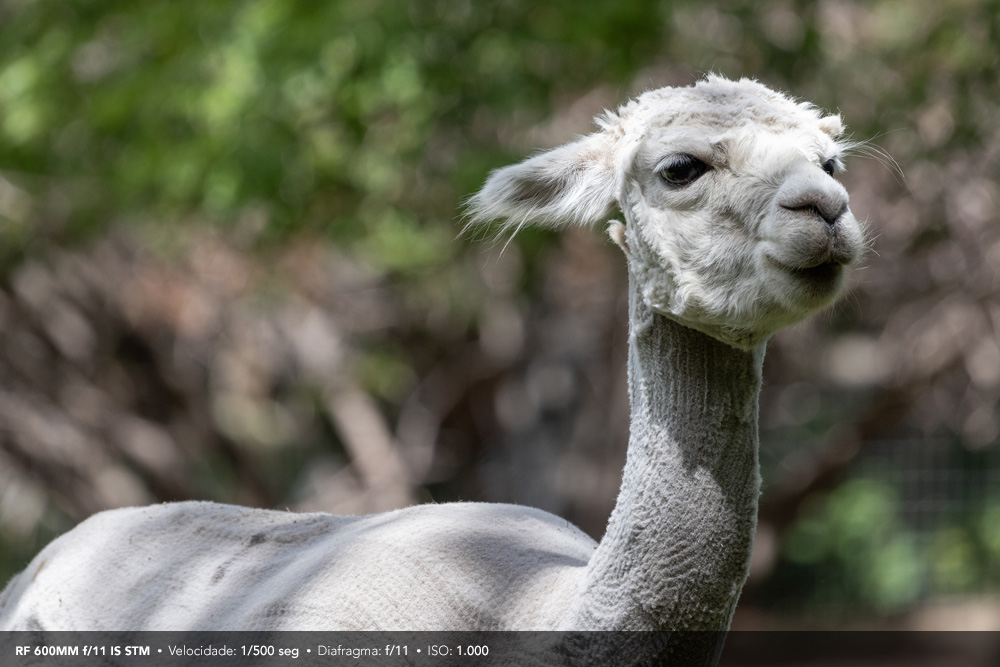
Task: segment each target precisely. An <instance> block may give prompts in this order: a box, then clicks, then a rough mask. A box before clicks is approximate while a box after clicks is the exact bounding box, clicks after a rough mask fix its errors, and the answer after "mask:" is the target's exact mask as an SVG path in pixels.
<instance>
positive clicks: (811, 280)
mask: <svg viewBox="0 0 1000 667" xmlns="http://www.w3.org/2000/svg"><path fill="white" fill-rule="evenodd" d="M767 259H768V260H769V261H770V262H771V263H772V264H774V265H775V266H776V267H778V268H779V269H781V270H782V271H784V272H785V273H787V274H789V275H791V276H793V277H795V278H797V279H798V280H801V281H803V282H805V283H808V284H809V285H810V286H813V287H817V286H823V285H830V284H832V283H834V282H836V281H837V279H838V278H840V275H841V273H842V271H843V268H844V266H843V264H841V263H840V262H838V261H836V260H834V259H830V258H828V259H825V260H823V261H822V262H819V263H817V264H813V265H812V266H790V265H788V264H785V263H784V262H780V261H778V260H777V259H775V258H774V257H770V256H768V258H767Z"/></svg>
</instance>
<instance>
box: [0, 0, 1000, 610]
mask: <svg viewBox="0 0 1000 667" xmlns="http://www.w3.org/2000/svg"><path fill="white" fill-rule="evenodd" d="M584 4H585V6H584ZM0 25H2V26H3V28H2V31H0V32H2V39H0V579H3V580H6V578H7V577H9V576H10V575H11V574H13V573H14V572H16V571H17V570H19V569H21V568H22V567H24V565H25V564H26V562H27V560H28V559H29V558H30V557H31V555H33V554H34V553H35V552H36V551H37V550H38V549H39V548H41V546H43V545H44V544H45V543H46V542H47V541H48V540H50V539H51V538H52V537H53V536H55V535H57V534H59V533H60V532H63V531H65V530H67V529H68V528H70V527H72V526H73V525H74V524H75V523H76V522H78V521H80V520H82V519H83V518H85V517H87V516H88V515H90V514H91V513H93V512H96V511H99V510H102V509H106V508H111V507H117V506H122V505H134V504H141V503H152V502H159V501H169V500H179V499H187V498H200V499H213V500H218V501H223V502H233V503H241V504H248V505H254V506H260V507H276V508H286V507H287V508H290V509H293V510H303V511H312V510H323V511H329V512H338V513H362V512H372V511H380V510H385V509H390V508H393V507H399V506H403V505H407V504H411V503H415V502H429V501H432V500H433V501H436V502H445V501H451V500H487V501H504V502H516V503H522V504H527V505H533V506H537V507H541V508H544V509H546V510H549V511H552V512H555V513H557V514H559V515H562V516H565V517H567V518H569V519H570V520H572V521H574V522H575V523H577V524H578V525H580V526H581V527H582V528H583V529H584V530H586V531H588V532H589V533H590V534H591V535H593V536H594V537H595V538H599V537H600V536H601V534H602V533H603V529H604V525H605V522H606V520H607V517H608V514H609V512H610V510H611V508H612V506H613V503H614V499H615V494H616V492H617V488H618V484H619V479H620V477H619V476H620V472H621V466H622V464H623V462H624V454H625V443H626V435H627V425H628V405H627V396H626V387H625V336H626V324H627V321H626V304H625V280H626V276H625V270H624V263H623V261H622V259H621V257H620V256H619V251H618V250H617V249H616V248H615V247H613V246H612V245H611V244H610V243H609V242H608V241H607V240H606V238H605V236H604V235H603V233H601V232H599V231H588V230H574V231H570V232H567V233H563V234H558V235H557V234H552V233H548V232H539V231H528V232H526V233H524V234H522V235H520V236H519V237H518V238H516V239H514V241H513V242H512V243H511V244H510V245H509V246H508V247H507V248H506V250H505V251H504V252H501V251H500V250H501V249H500V248H499V247H495V246H492V245H489V244H483V243H477V242H476V241H475V240H469V239H457V238H456V235H457V233H458V231H459V229H460V227H461V220H460V216H461V205H462V201H463V200H464V199H465V198H466V197H468V196H469V195H470V194H471V193H473V192H474V191H475V190H476V188H477V187H478V186H479V185H480V184H481V183H482V182H483V180H484V178H485V177H486V175H487V173H488V172H489V170H490V169H493V168H496V167H499V166H502V165H504V164H508V163H510V162H513V161H517V160H519V159H521V158H522V157H524V156H525V155H526V154H529V153H531V152H533V151H535V150H537V149H539V148H547V147H552V146H555V145H558V144H560V143H562V142H564V141H567V140H570V139H572V138H574V137H575V136H576V135H578V134H583V133H587V132H589V131H591V130H592V129H593V127H594V126H593V124H592V121H591V119H592V118H593V117H594V116H595V115H597V114H599V113H601V111H602V110H603V109H605V108H614V107H616V106H617V105H618V104H620V103H621V102H623V101H624V100H625V99H626V98H627V97H629V96H630V95H634V94H637V93H639V92H641V91H642V90H645V89H648V88H652V87H659V86H664V85H688V84H691V83H693V82H694V81H696V80H697V79H698V78H699V77H700V76H702V75H703V74H704V73H707V72H718V73H721V74H724V75H727V76H730V77H739V76H750V77H755V78H758V79H759V80H761V81H763V82H764V83H766V84H768V85H771V86H773V87H776V88H779V89H784V90H787V91H790V92H792V93H793V94H794V95H796V96H797V97H800V98H802V99H807V100H811V101H813V102H815V103H816V104H817V105H819V106H820V107H822V108H823V109H826V110H828V111H831V112H839V113H841V114H843V116H844V119H845V121H846V123H847V125H848V127H849V132H850V135H851V138H852V139H854V140H857V141H868V142H869V143H868V144H867V148H863V149H861V150H860V151H858V152H857V155H855V156H853V157H852V158H850V159H849V160H848V170H847V172H846V174H844V175H842V176H841V177H840V178H841V179H842V181H843V182H844V183H845V185H846V186H847V187H848V189H849V190H850V192H851V193H852V208H853V210H854V212H855V214H856V215H857V216H858V217H859V218H860V219H866V220H868V222H869V223H870V225H871V227H872V230H873V232H874V234H875V235H876V236H877V238H876V241H875V244H874V249H875V252H873V253H871V254H870V255H869V257H868V260H867V262H866V263H865V266H864V267H863V268H862V269H861V270H858V271H856V272H855V274H854V276H853V289H852V291H851V292H850V294H849V296H847V297H846V298H844V299H843V300H842V301H841V302H840V303H839V304H838V306H837V307H836V308H834V309H833V310H832V311H831V312H829V313H827V314H825V315H823V316H821V317H818V318H815V319H812V320H809V321H808V322H805V323H803V324H801V325H798V326H796V327H794V328H791V329H789V330H786V331H783V332H781V333H779V334H778V335H777V336H776V338H775V339H774V340H773V341H772V342H771V343H770V345H769V347H768V356H767V360H766V363H765V369H764V372H765V387H764V390H763V394H762V399H761V463H762V467H763V478H764V495H763V499H762V507H761V512H760V528H759V535H758V538H757V545H756V549H755V553H754V560H753V566H752V572H751V577H750V580H749V582H748V584H747V587H746V588H745V591H744V595H743V598H742V600H741V604H740V607H739V609H738V611H737V614H736V619H735V620H734V627H736V628H744V629H745V628H806V627H808V628H845V627H855V628H857V627H861V628H905V629H910V628H913V629H929V628H939V629H945V628H962V629H983V628H991V629H1000V442H998V434H1000V412H998V410H1000V336H998V332H1000V206H998V202H1000V188H998V181H1000V2H998V1H997V0H906V1H903V0H877V1H873V2H852V1H849V0H822V1H820V2H804V1H798V0H787V1H782V2H769V3H759V2H749V1H748V0H745V1H736V2H721V1H711V0H690V1H689V0H674V1H662V2H649V1H644V0H618V1H617V2H614V3H602V4H600V5H595V4H593V3H580V2H576V1H570V0H560V1H556V2H549V3H536V2H528V1H527V0H500V1H497V2H490V3H478V2H475V3H474V2H471V1H462V0H435V1H431V0H411V1H410V2H407V3H398V2H387V1H384V0H366V1H365V2H357V1H355V0H337V1H329V2H324V3H314V2H298V1H292V0H247V1H245V2H204V1H201V0H199V1H193V0H174V1H173V2H170V3H163V2H150V3H134V2H124V1H121V0H102V1H101V2H96V1H92V0H58V1H57V0H0Z"/></svg>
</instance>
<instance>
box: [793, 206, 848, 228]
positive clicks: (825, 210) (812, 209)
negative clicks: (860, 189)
mask: <svg viewBox="0 0 1000 667" xmlns="http://www.w3.org/2000/svg"><path fill="white" fill-rule="evenodd" d="M781 208H783V209H786V210H788V211H798V212H802V213H806V214H808V215H815V216H817V217H819V218H821V219H822V220H823V222H825V223H826V224H827V225H829V226H830V227H833V226H834V225H836V224H837V221H838V220H840V218H841V217H843V215H844V212H845V211H846V210H847V206H846V205H845V206H841V207H839V208H836V209H835V208H834V207H832V206H830V207H821V206H819V205H818V204H805V205H802V206H785V205H782V207H781Z"/></svg>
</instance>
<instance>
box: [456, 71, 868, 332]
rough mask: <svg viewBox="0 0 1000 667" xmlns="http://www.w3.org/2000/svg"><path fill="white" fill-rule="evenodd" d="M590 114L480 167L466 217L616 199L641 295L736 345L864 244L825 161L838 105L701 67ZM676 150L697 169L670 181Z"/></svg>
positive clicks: (816, 289) (830, 160)
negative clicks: (550, 146) (548, 140)
mask: <svg viewBox="0 0 1000 667" xmlns="http://www.w3.org/2000/svg"><path fill="white" fill-rule="evenodd" d="M597 122H598V125H599V126H600V130H599V131H597V132H595V133H593V134H591V135H588V136H585V137H583V138H581V139H579V140H577V141H575V142H573V143H571V144H567V145H565V146H562V147H559V148H556V149H554V150H551V151H547V152H544V153H541V154H540V155H537V156H535V157H533V158H530V159H528V160H526V161H525V162H522V163H521V164H517V165H513V166H510V167H505V168H503V169H500V170H498V171H496V172H494V173H493V174H492V175H491V176H490V178H489V180H488V181H487V183H486V185H485V186H484V187H483V189H482V190H481V191H480V192H479V193H478V194H477V195H475V196H474V197H473V198H472V199H471V200H470V203H469V214H470V225H475V224H480V223H486V222H489V221H492V220H494V219H503V220H505V223H504V229H505V230H507V231H511V230H516V229H518V228H520V227H521V226H523V225H525V224H538V225H542V226H548V227H558V226H562V225H571V224H582V225H595V224H599V223H602V222H604V221H605V220H607V219H608V217H609V216H610V215H612V214H613V212H614V211H615V210H616V209H619V210H623V211H625V210H626V209H628V212H629V213H631V214H632V215H630V216H626V218H627V219H634V220H635V225H634V226H630V228H629V229H624V228H622V227H620V224H621V223H618V222H612V226H611V230H610V231H611V235H612V238H613V239H615V240H616V242H618V244H619V245H620V246H621V247H622V249H623V250H624V251H625V253H626V255H627V256H628V258H629V262H630V266H631V268H632V270H633V271H634V272H635V273H636V274H637V277H638V278H639V280H640V282H642V283H643V294H644V296H645V298H646V300H647V302H648V304H649V305H650V306H651V307H652V308H653V309H654V310H655V311H657V312H659V313H661V314H664V315H667V316H669V317H673V318H676V319H677V320H678V321H681V322H683V323H684V324H686V325H688V326H691V327H693V328H696V329H698V330H700V331H703V332H705V333H709V334H710V335H712V336H714V337H716V338H718V339H720V340H723V341H725V342H727V343H729V344H731V345H736V346H738V347H743V348H751V347H754V346H756V345H759V344H760V343H761V342H762V341H764V340H766V339H767V337H769V336H770V335H771V334H772V333H773V332H774V331H775V330H777V329H778V328H781V327H783V326H786V325H788V324H791V323H793V322H796V321H798V320H800V319H802V318H803V317H805V316H806V315H808V314H810V313H812V312H814V311H816V310H818V309H820V308H822V307H825V306H827V305H829V303H830V302H831V301H832V300H833V298H834V297H835V296H836V295H837V293H838V292H839V290H840V288H841V285H842V280H841V275H842V272H841V271H840V270H839V268H840V267H841V266H843V265H846V264H850V263H852V262H854V261H855V260H857V258H858V257H859V256H860V255H861V252H862V250H863V247H864V237H863V232H862V230H861V227H860V225H859V224H858V222H857V220H855V218H854V216H853V215H852V214H851V211H850V209H849V207H848V197H847V193H846V191H845V190H844V188H843V186H841V185H840V183H839V182H837V181H836V180H835V179H834V178H832V177H831V173H830V172H832V171H834V170H836V169H839V168H840V165H841V155H842V154H843V152H844V151H845V150H846V148H847V145H846V144H845V143H844V142H841V141H839V137H840V135H841V134H842V132H843V124H842V122H841V120H840V117H839V116H824V115H823V114H822V113H821V112H820V111H819V110H818V109H817V108H816V107H814V106H813V105H811V104H807V103H801V102H797V101H794V100H792V99H790V98H788V97H786V96H784V95H782V94H780V93H777V92H775V91H773V90H771V89H769V88H767V87H765V86H763V85H761V84H759V83H757V82H755V81H750V80H748V79H743V80H740V81H729V80H726V79H723V78H720V77H716V76H710V77H708V78H707V79H705V80H703V81H701V82H699V83H697V84H696V85H694V86H692V87H688V88H663V89H659V90H654V91H650V92H647V93H645V94H643V95H641V96H639V97H638V98H637V99H635V100H633V101H631V102H629V103H627V104H625V105H623V106H622V107H620V108H619V109H618V110H617V111H615V112H609V113H606V114H605V115H604V116H602V117H601V118H599V119H598V121H597ZM686 157H692V158H694V159H697V160H698V161H700V162H702V163H704V164H705V165H706V166H707V171H706V173H705V174H704V176H702V177H701V178H699V179H697V180H695V181H694V182H692V183H690V184H687V185H685V186H683V187H670V186H669V185H668V184H666V183H665V182H664V179H663V178H662V173H663V171H664V169H665V168H667V167H668V166H669V165H670V164H671V163H672V162H673V161H676V160H677V159H679V158H686Z"/></svg>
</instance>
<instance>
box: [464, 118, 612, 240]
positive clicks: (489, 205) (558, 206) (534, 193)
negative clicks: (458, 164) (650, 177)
mask: <svg viewBox="0 0 1000 667" xmlns="http://www.w3.org/2000/svg"><path fill="white" fill-rule="evenodd" d="M614 165H615V156H614V141H613V140H612V138H611V137H610V136H609V135H608V134H607V133H606V132H595V133H594V134H591V135H588V136H586V137H583V138H581V139H578V140H577V141H574V142H573V143H571V144H566V145H565V146H560V147H559V148H554V149H552V150H549V151H546V152H544V153H541V154H539V155H536V156H535V157H532V158H529V159H528V160H525V161H524V162H521V163H520V164H515V165H511V166H509V167H504V168H502V169H498V170H496V171H494V172H493V173H492V174H490V176H489V178H488V179H487V180H486V183H485V184H484V185H483V188H482V189H481V190H480V191H479V192H478V193H476V194H475V195H473V196H472V198H471V199H470V200H469V202H468V209H467V210H468V216H469V222H468V224H467V226H466V229H468V228H470V227H474V226H477V225H480V224H484V223H488V222H491V221H493V220H498V219H502V220H504V221H505V222H504V229H505V230H506V229H511V228H513V229H514V231H516V230H517V229H519V228H520V227H521V226H523V225H525V224H536V225H539V226H542V227H552V228H557V227H563V226H566V225H571V224H577V225H594V224H597V223H599V222H604V221H605V220H607V218H608V217H609V216H610V215H611V214H612V213H613V211H614V209H615V206H616V195H617V187H616V178H615V167H614Z"/></svg>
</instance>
